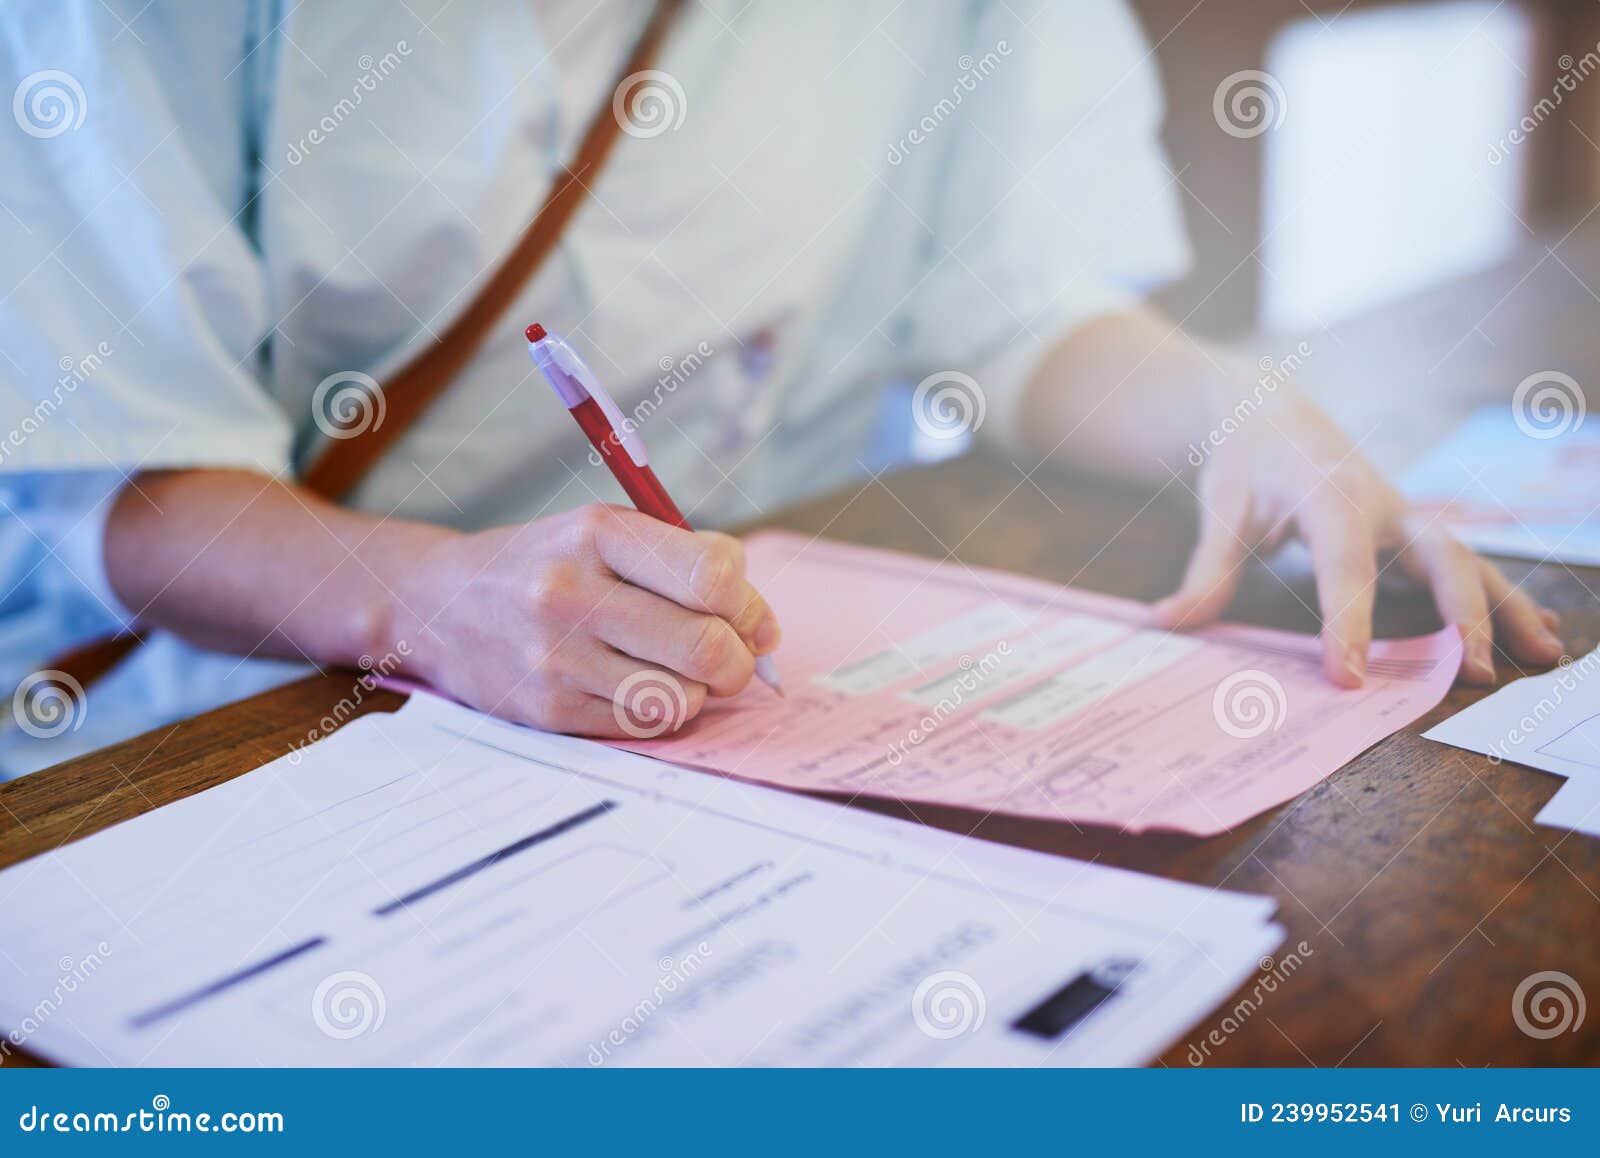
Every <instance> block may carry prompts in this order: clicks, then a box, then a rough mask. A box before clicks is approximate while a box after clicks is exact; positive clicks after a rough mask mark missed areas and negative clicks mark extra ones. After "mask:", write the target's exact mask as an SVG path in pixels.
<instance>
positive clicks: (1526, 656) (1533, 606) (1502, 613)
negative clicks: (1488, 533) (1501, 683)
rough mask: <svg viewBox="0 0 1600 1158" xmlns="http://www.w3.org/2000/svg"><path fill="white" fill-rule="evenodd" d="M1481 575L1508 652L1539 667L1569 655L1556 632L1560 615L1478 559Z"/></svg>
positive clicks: (1496, 624) (1487, 561) (1496, 625)
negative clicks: (1555, 628) (1540, 604)
mask: <svg viewBox="0 0 1600 1158" xmlns="http://www.w3.org/2000/svg"><path fill="white" fill-rule="evenodd" d="M1478 573H1479V575H1481V576H1482V578H1483V586H1484V590H1485V591H1487V592H1488V593H1489V603H1490V608H1491V614H1492V615H1493V617H1494V624H1495V629H1496V630H1497V631H1498V632H1499V634H1500V639H1501V642H1503V643H1504V644H1505V647H1506V650H1507V651H1508V652H1510V653H1511V654H1512V655H1513V656H1515V657H1516V658H1517V659H1519V660H1522V661H1524V662H1526V663H1537V664H1547V663H1555V662H1556V660H1558V659H1560V658H1561V657H1562V655H1564V654H1565V653H1566V647H1565V646H1564V645H1563V644H1562V642H1561V637H1560V636H1558V635H1557V634H1556V633H1555V632H1554V631H1553V630H1552V629H1553V628H1554V627H1555V626H1556V625H1557V624H1559V623H1560V622H1561V617H1560V616H1558V615H1556V613H1555V612H1553V611H1551V610H1549V609H1548V608H1545V607H1540V606H1539V604H1538V603H1536V602H1534V599H1533V597H1532V596H1531V595H1529V594H1528V593H1527V592H1526V591H1524V590H1523V589H1522V588H1520V587H1517V586H1515V585H1514V584H1513V583H1512V582H1511V580H1509V579H1507V578H1506V577H1505V575H1504V574H1503V573H1502V572H1501V570H1500V568H1498V567H1496V566H1495V565H1494V564H1493V563H1491V562H1489V560H1487V559H1479V560H1478Z"/></svg>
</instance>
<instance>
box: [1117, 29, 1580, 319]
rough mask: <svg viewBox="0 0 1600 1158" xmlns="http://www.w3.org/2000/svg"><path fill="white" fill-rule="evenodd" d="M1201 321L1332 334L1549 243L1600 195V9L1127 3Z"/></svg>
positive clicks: (1184, 296) (1185, 305) (1177, 294)
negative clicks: (1184, 218)
mask: <svg viewBox="0 0 1600 1158" xmlns="http://www.w3.org/2000/svg"><path fill="white" fill-rule="evenodd" d="M1133 2H1134V6H1135V8H1136V9H1137V10H1138V12H1139V14H1140V16H1141V18H1142V19H1143V21H1144V23H1145V28H1146V31H1147V32H1148V34H1149V36H1150V39H1151V41H1152V42H1153V43H1154V44H1155V45H1156V54H1157V58H1158V61H1159V64H1160V67H1161V71H1162V74H1163V79H1164V81H1165V84H1166V91H1167V99H1168V121H1167V144H1168V148H1169V156H1170V162H1171V166H1172V170H1173V179H1174V180H1175V181H1177V182H1180V183H1181V185H1182V187H1183V191H1184V193H1185V204H1186V211H1187V214H1188V222H1189V228H1190V236H1191V238H1192V241H1193V244H1194V247H1195V255H1196V262H1195V267H1194V269H1193V271H1192V272H1191V274H1190V275H1189V277H1188V278H1186V279H1185V280H1184V281H1183V282H1181V283H1179V284H1178V285H1176V286H1173V287H1171V288H1170V289H1168V290H1167V291H1165V292H1164V293H1163V295H1162V299H1161V300H1162V304H1163V305H1165V306H1166V307H1167V308H1168V309H1169V310H1171V311H1172V312H1173V313H1174V315H1175V316H1176V317H1179V318H1187V319H1188V320H1189V324H1190V325H1191V326H1192V327H1193V328H1195V329H1197V330H1199V331H1200V332H1203V333H1207V334H1211V335H1213V336H1218V337H1227V336H1231V335H1236V334H1239V333H1242V332H1246V331H1250V330H1257V329H1267V330H1291V331H1292V330H1305V329H1311V328H1321V327H1325V326H1327V325H1330V324H1332V323H1334V322H1337V321H1339V320H1340V319H1342V318H1345V317H1350V316H1353V315H1360V314H1367V313H1370V312H1372V311H1374V310H1378V309H1381V308H1382V307H1383V306H1384V305H1385V304H1386V303H1387V302H1390V301H1395V300H1399V299H1402V298H1404V297H1406V296H1408V295H1410V294H1412V293H1415V292H1417V291H1418V290H1422V289H1426V288H1428V287H1429V286H1432V285H1436V284H1439V283H1440V282H1443V281H1447V280H1450V279H1452V278H1455V277H1459V276H1462V275H1464V274H1467V273H1471V272H1473V271H1474V270H1477V269H1481V268H1485V267H1487V266H1490V265H1494V264H1496V263H1498V262H1499V261H1501V260H1504V259H1505V258H1506V257H1507V256H1509V255H1510V254H1511V253H1512V252H1514V251H1515V250H1516V249H1518V248H1519V247H1523V246H1527V245H1530V244H1532V243H1534V242H1535V240H1536V239H1537V238H1538V237H1539V236H1540V231H1541V230H1543V229H1547V228H1551V227H1556V226H1559V228H1558V229H1557V234H1556V235H1557V236H1559V235H1560V233H1561V232H1564V231H1565V229H1566V228H1568V227H1570V226H1571V225H1572V224H1574V223H1576V222H1577V220H1578V219H1579V218H1580V217H1582V216H1583V215H1584V214H1585V213H1586V212H1587V210H1588V207H1589V205H1590V203H1591V202H1592V200H1593V198H1594V195H1595V194H1596V192H1597V188H1600V4H1595V3H1592V2H1590V0H1407V2H1405V3H1395V2H1385V0H1133Z"/></svg>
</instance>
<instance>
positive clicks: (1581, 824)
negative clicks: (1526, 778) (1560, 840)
mask: <svg viewBox="0 0 1600 1158" xmlns="http://www.w3.org/2000/svg"><path fill="white" fill-rule="evenodd" d="M1534 820H1535V821H1537V822H1538V823H1540V824H1548V825H1550V826H1551V827H1552V828H1570V829H1571V830H1572V831H1573V832H1581V833H1583V834H1585V835H1586V836H1600V777H1591V778H1589V779H1587V780H1568V781H1567V782H1566V783H1565V784H1563V785H1562V786H1561V791H1559V792H1557V793H1556V794H1555V795H1554V796H1552V797H1551V798H1550V802H1549V803H1548V804H1546V805H1545V806H1544V808H1543V809H1541V810H1540V812H1539V815H1538V816H1535V817H1534Z"/></svg>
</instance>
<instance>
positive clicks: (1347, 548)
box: [1300, 493, 1378, 688]
mask: <svg viewBox="0 0 1600 1158" xmlns="http://www.w3.org/2000/svg"><path fill="white" fill-rule="evenodd" d="M1300 528H1301V531H1302V533H1303V534H1304V535H1305V538H1306V545H1307V546H1308V547H1309V548H1310V549H1311V566H1312V570H1313V571H1315V572H1316V576H1317V604H1318V608H1319V610H1320V611H1321V613H1322V669H1323V671H1324V672H1325V673H1326V674H1327V676H1328V678H1329V679H1330V680H1332V681H1333V682H1334V683H1336V684H1338V685H1339V686H1340V687H1346V688H1358V687H1360V686H1361V684H1362V682H1363V681H1364V680H1365V679H1366V674H1367V648H1368V647H1369V646H1370V645H1371V643H1372V608H1373V604H1374V602H1375V601H1376V599H1377V588H1378V549H1377V546H1376V544H1375V543H1374V541H1373V537H1372V531H1371V529H1370V528H1369V527H1368V526H1367V520H1366V516H1365V515H1363V514H1362V512H1361V511H1360V510H1359V509H1358V508H1357V507H1356V506H1355V504H1353V503H1352V502H1350V501H1349V500H1348V499H1346V498H1345V497H1344V496H1343V495H1340V494H1337V493H1334V494H1333V495H1332V496H1331V497H1326V498H1321V499H1318V500H1316V501H1314V502H1311V503H1308V504H1307V506H1306V508H1305V510H1304V511H1303V512H1302V513H1301V515H1300Z"/></svg>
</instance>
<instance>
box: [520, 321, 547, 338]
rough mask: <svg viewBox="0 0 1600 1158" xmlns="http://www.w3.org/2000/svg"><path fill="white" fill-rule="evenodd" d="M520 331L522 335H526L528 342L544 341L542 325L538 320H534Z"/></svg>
mask: <svg viewBox="0 0 1600 1158" xmlns="http://www.w3.org/2000/svg"><path fill="white" fill-rule="evenodd" d="M522 333H523V336H524V337H526V338H527V339H528V341H530V342H542V341H544V327H543V326H541V325H540V324H539V323H538V322H534V323H533V325H531V326H529V327H528V328H527V329H526V330H523V331H522Z"/></svg>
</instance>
